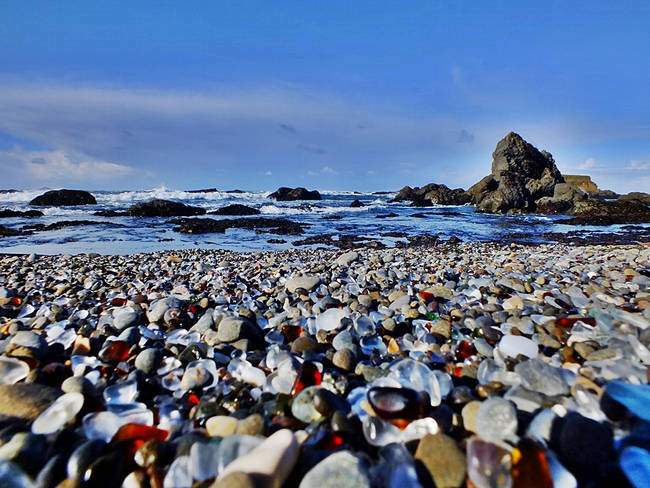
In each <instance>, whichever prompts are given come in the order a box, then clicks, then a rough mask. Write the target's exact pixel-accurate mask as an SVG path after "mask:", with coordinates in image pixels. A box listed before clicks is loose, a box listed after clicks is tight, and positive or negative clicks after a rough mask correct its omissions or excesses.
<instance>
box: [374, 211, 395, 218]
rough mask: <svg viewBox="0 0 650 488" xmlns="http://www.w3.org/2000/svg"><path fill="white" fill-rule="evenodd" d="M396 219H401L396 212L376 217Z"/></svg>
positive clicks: (376, 216)
mask: <svg viewBox="0 0 650 488" xmlns="http://www.w3.org/2000/svg"><path fill="white" fill-rule="evenodd" d="M394 217H399V215H397V214H396V213H395V212H390V213H387V214H381V215H375V218H376V219H392V218H394Z"/></svg>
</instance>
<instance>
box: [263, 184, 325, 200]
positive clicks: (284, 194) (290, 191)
mask: <svg viewBox="0 0 650 488" xmlns="http://www.w3.org/2000/svg"><path fill="white" fill-rule="evenodd" d="M269 198H274V199H275V200H277V201H278V202H290V201H293V200H322V199H323V197H321V195H320V193H318V190H312V191H309V190H307V189H305V188H302V187H298V188H287V187H286V186H283V187H281V188H278V190H277V191H274V192H273V193H271V194H270V195H269Z"/></svg>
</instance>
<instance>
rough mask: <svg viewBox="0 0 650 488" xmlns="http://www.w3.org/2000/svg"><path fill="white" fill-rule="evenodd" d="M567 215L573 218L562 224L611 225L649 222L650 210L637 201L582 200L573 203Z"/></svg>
mask: <svg viewBox="0 0 650 488" xmlns="http://www.w3.org/2000/svg"><path fill="white" fill-rule="evenodd" d="M568 213H569V214H572V215H574V216H575V217H573V218H571V219H567V220H563V221H562V223H563V224H570V225H613V224H629V223H649V222H650V208H648V206H647V205H645V204H644V203H643V202H641V201H639V200H616V201H614V202H606V201H603V200H596V199H589V200H583V201H578V202H575V203H574V205H573V206H572V207H571V209H570V210H569V211H568Z"/></svg>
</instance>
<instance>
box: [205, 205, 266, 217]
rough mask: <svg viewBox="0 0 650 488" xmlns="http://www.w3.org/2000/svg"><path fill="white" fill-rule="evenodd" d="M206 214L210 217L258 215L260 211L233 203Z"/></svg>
mask: <svg viewBox="0 0 650 488" xmlns="http://www.w3.org/2000/svg"><path fill="white" fill-rule="evenodd" d="M208 213H209V214H210V215H259V214H260V211H259V210H257V209H256V208H253V207H248V206H246V205H240V204H239V203H235V204H233V205H228V206H226V207H222V208H220V209H219V210H215V211H213V212H208Z"/></svg>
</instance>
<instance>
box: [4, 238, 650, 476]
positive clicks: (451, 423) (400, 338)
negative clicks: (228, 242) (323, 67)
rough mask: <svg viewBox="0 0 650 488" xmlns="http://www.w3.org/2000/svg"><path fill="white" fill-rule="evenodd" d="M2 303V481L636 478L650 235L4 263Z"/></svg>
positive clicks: (646, 438) (649, 320)
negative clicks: (633, 240)
mask: <svg viewBox="0 0 650 488" xmlns="http://www.w3.org/2000/svg"><path fill="white" fill-rule="evenodd" d="M0 305H1V308H0V326H1V330H2V339H1V341H0V350H2V356H0V372H1V374H0V382H1V383H2V386H0V413H1V414H2V417H1V426H2V430H0V459H2V460H5V461H12V462H11V463H5V464H4V465H3V466H5V468H4V469H10V470H13V471H11V473H10V475H11V479H12V480H15V483H17V484H16V485H15V486H32V485H30V484H29V483H32V482H33V480H36V482H37V483H38V486H66V487H67V486H82V485H83V486H86V485H87V486H129V487H136V486H138V487H139V486H142V487H145V486H152V487H153V486H165V487H167V486H169V487H171V486H178V487H181V486H188V487H190V486H201V487H203V486H214V487H224V486H299V487H302V488H308V487H317V486H351V487H352V486H354V487H366V486H367V487H370V486H385V487H396V486H422V487H425V486H433V485H432V483H435V486H465V485H467V486H477V487H483V486H540V487H541V486H562V487H564V486H567V487H569V486H577V485H580V486H627V485H626V484H627V483H629V480H633V481H635V480H638V479H643V476H646V475H647V473H648V459H647V458H648V455H647V451H646V450H645V449H647V446H648V445H649V444H650V435H649V434H648V427H647V426H648V423H647V422H648V421H650V417H649V415H648V409H647V402H648V401H649V400H650V391H649V387H648V386H647V382H648V374H649V370H648V365H650V351H649V350H648V347H649V346H650V333H649V331H650V247H649V246H648V245H647V244H643V243H637V244H627V245H586V246H575V245H569V244H562V243H548V244H518V243H514V242H513V243H511V242H503V241H502V242H459V243H449V242H442V241H441V242H440V243H438V244H436V245H422V246H406V247H396V248H388V249H376V248H372V247H363V246H362V247H359V248H356V249H354V250H340V249H331V248H329V249H323V248H321V249H300V250H299V249H288V250H283V251H262V252H236V251H228V250H213V249H183V250H173V251H157V252H153V253H142V254H128V255H100V254H74V255H61V254H58V255H51V256H47V255H36V254H31V255H27V254H24V255H3V256H0ZM635 476H636V477H637V478H635ZM638 477H641V478H638Z"/></svg>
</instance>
